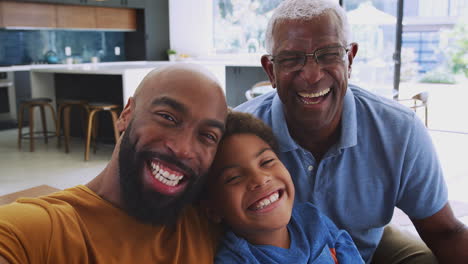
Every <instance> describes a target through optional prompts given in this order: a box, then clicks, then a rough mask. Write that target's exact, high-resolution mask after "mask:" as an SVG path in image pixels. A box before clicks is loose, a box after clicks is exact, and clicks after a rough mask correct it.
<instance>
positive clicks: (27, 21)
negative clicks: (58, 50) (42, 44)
mask: <svg viewBox="0 0 468 264" xmlns="http://www.w3.org/2000/svg"><path fill="white" fill-rule="evenodd" d="M0 12H1V13H0V26H1V27H13V28H14V27H17V28H28V27H37V28H55V27H56V26H57V22H56V17H57V8H56V6H55V5H52V4H36V3H17V2H8V1H6V2H3V1H2V2H0Z"/></svg>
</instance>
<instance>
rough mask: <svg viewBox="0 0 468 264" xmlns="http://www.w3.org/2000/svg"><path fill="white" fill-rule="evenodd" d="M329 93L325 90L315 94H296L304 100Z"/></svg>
mask: <svg viewBox="0 0 468 264" xmlns="http://www.w3.org/2000/svg"><path fill="white" fill-rule="evenodd" d="M329 92H330V88H327V89H325V90H322V91H320V92H317V93H298V94H299V95H300V96H302V97H305V98H315V97H320V96H324V95H326V94H327V93H329Z"/></svg>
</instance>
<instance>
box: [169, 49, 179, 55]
mask: <svg viewBox="0 0 468 264" xmlns="http://www.w3.org/2000/svg"><path fill="white" fill-rule="evenodd" d="M173 54H174V55H175V54H177V51H175V50H173V49H168V50H167V55H173Z"/></svg>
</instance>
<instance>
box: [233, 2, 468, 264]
mask: <svg viewBox="0 0 468 264" xmlns="http://www.w3.org/2000/svg"><path fill="white" fill-rule="evenodd" d="M348 28H349V24H348V22H347V18H346V12H345V11H344V9H343V8H341V7H340V6H339V5H338V1H329V0H285V1H283V2H282V3H281V4H280V5H279V6H278V8H277V9H276V10H275V11H274V13H273V15H272V17H271V19H270V21H269V24H268V28H267V30H266V34H265V35H266V39H265V44H266V49H267V52H268V53H269V54H268V55H264V56H263V57H262V59H261V62H262V66H263V68H264V69H265V71H266V73H267V74H268V76H269V79H270V81H271V83H272V85H273V87H275V88H276V89H277V92H272V93H269V94H266V95H263V96H260V97H257V98H254V99H253V100H251V101H248V102H247V103H245V104H244V105H241V106H239V107H238V108H237V109H236V110H240V111H246V112H250V113H253V114H255V115H256V116H258V117H260V118H261V119H262V120H263V121H265V122H266V123H267V124H268V125H270V126H271V127H272V128H273V131H274V132H275V134H276V136H277V138H278V139H279V145H280V152H281V153H280V158H281V160H282V161H283V163H284V164H285V165H286V167H287V168H288V170H289V171H290V172H291V176H292V178H293V181H294V184H295V186H296V200H295V201H296V202H312V203H313V204H314V205H315V206H317V207H318V208H319V209H320V210H321V211H322V212H324V213H325V214H326V215H327V216H328V217H330V218H331V219H332V220H333V221H334V222H335V224H336V225H337V226H338V227H339V228H342V229H345V230H346V231H348V232H349V233H350V234H351V236H352V238H353V240H354V242H355V243H356V245H357V246H358V249H359V251H360V252H361V255H362V257H363V258H364V260H365V261H366V262H367V263H370V262H371V261H372V262H374V263H379V264H381V263H435V262H437V260H436V259H435V257H434V255H433V254H432V252H431V250H432V251H433V252H434V254H435V256H436V257H437V259H438V260H439V262H441V263H468V250H466V248H467V247H468V230H467V229H466V227H465V226H464V225H463V223H461V222H460V221H458V220H457V219H456V218H455V217H454V215H453V212H452V209H451V208H450V204H449V202H448V195H447V188H446V185H445V182H444V177H443V173H442V169H441V166H440V164H439V161H438V158H437V155H436V153H435V150H434V147H433V145H432V142H431V139H430V136H429V135H428V133H427V130H426V128H425V127H424V125H423V124H422V122H421V121H420V120H418V117H417V116H415V114H414V112H413V111H411V110H409V109H406V108H404V107H403V106H401V105H399V104H398V103H396V102H394V101H392V100H387V99H385V98H381V97H379V96H376V95H374V94H372V93H370V92H368V91H366V90H364V89H361V88H359V87H356V86H354V85H349V84H348V78H349V77H350V76H351V69H352V67H351V66H352V63H353V59H354V57H355V56H356V54H357V51H358V44H357V43H352V42H350V39H349V32H348ZM395 206H397V207H399V208H400V209H402V210H403V211H404V212H405V213H406V214H407V215H408V216H409V217H410V218H411V219H412V221H413V223H414V225H415V227H416V229H417V230H418V232H419V234H420V236H421V238H422V239H423V240H424V242H425V243H426V244H427V245H428V246H429V248H430V249H431V250H429V249H428V248H427V247H426V245H425V244H424V243H422V241H420V240H419V239H412V238H410V237H408V236H407V235H406V236H405V235H404V234H402V233H401V232H398V230H395V228H391V227H388V228H385V226H386V225H387V224H389V222H390V220H391V219H392V215H393V211H394V208H395ZM384 229H385V232H384ZM379 243H380V244H379ZM377 246H378V247H377ZM377 248H378V249H377ZM376 249H377V250H376ZM374 253H375V254H374Z"/></svg>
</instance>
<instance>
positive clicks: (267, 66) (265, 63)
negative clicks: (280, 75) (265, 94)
mask: <svg viewBox="0 0 468 264" xmlns="http://www.w3.org/2000/svg"><path fill="white" fill-rule="evenodd" d="M261 62H262V67H263V70H264V71H265V72H266V73H267V75H268V78H269V79H270V83H271V87H273V88H276V77H275V72H274V69H273V62H272V61H271V60H270V58H269V55H263V56H262V59H261Z"/></svg>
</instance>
